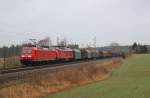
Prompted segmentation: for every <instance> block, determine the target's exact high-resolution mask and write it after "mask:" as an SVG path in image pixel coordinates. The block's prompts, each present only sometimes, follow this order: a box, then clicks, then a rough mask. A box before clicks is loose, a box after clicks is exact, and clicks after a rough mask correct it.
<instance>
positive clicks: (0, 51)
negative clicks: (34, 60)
mask: <svg viewBox="0 0 150 98" xmlns="http://www.w3.org/2000/svg"><path fill="white" fill-rule="evenodd" d="M21 47H22V46H21V45H11V46H9V47H8V46H3V47H1V48H0V58H3V57H12V56H18V55H19V54H20V53H21Z"/></svg>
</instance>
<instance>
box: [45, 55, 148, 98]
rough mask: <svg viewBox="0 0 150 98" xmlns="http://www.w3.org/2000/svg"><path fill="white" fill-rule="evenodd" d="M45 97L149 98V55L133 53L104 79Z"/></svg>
mask: <svg viewBox="0 0 150 98" xmlns="http://www.w3.org/2000/svg"><path fill="white" fill-rule="evenodd" d="M47 98H150V55H148V54H142V55H134V56H133V57H132V58H129V59H127V60H125V62H124V64H123V65H122V66H121V67H120V68H119V69H117V70H115V71H114V72H113V75H112V76H111V77H110V78H108V79H107V80H104V81H99V82H95V83H92V84H88V85H84V86H80V87H76V88H71V89H67V90H65V91H62V92H59V93H55V94H50V95H49V96H48V97H47Z"/></svg>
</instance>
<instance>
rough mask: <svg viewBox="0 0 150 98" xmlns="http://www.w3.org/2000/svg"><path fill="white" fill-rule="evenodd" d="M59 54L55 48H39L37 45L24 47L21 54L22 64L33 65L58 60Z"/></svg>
mask: <svg viewBox="0 0 150 98" xmlns="http://www.w3.org/2000/svg"><path fill="white" fill-rule="evenodd" d="M56 58H57V55H56V51H55V50H51V49H47V50H46V49H38V48H36V47H24V48H22V53H21V55H20V60H21V63H22V64H25V65H33V64H37V63H41V62H48V61H53V60H56Z"/></svg>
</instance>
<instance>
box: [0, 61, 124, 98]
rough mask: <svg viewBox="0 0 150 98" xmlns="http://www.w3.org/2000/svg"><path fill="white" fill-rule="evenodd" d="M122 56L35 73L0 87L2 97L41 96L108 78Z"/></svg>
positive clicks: (118, 64) (0, 96)
mask: <svg viewBox="0 0 150 98" xmlns="http://www.w3.org/2000/svg"><path fill="white" fill-rule="evenodd" d="M121 63H122V59H121V58H114V59H112V60H109V61H106V62H103V63H97V64H93V65H87V66H86V67H85V66H84V67H81V68H76V69H69V70H63V71H58V72H54V73H47V74H45V75H39V74H35V75H33V76H32V77H30V78H28V79H27V82H25V83H23V84H18V85H13V86H10V87H7V88H3V89H0V98H39V97H42V96H46V95H48V94H49V93H54V92H58V91H61V90H64V89H66V88H70V87H76V86H79V85H82V84H87V83H91V82H93V81H98V80H103V79H106V78H107V77H108V76H110V75H111V74H112V71H113V69H115V68H117V67H118V66H120V65H121Z"/></svg>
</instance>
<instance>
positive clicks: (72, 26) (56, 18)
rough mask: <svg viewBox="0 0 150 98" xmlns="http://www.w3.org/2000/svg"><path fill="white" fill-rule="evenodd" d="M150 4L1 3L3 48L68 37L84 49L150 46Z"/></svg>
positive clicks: (101, 0) (105, 0) (118, 0)
mask: <svg viewBox="0 0 150 98" xmlns="http://www.w3.org/2000/svg"><path fill="white" fill-rule="evenodd" d="M149 31H150V0H0V46H3V45H10V44H20V43H22V42H25V41H27V40H28V39H30V38H36V39H41V38H44V37H47V36H49V37H51V39H52V41H53V43H55V42H56V37H57V36H59V37H60V38H63V37H66V38H67V39H68V40H69V41H70V42H74V43H75V42H76V43H79V44H80V45H82V44H84V45H86V44H87V43H92V41H93V38H94V36H96V37H97V45H98V46H104V45H109V44H110V43H111V42H118V43H119V44H121V45H127V44H132V43H133V42H135V41H136V42H139V43H143V44H150V32H149Z"/></svg>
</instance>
